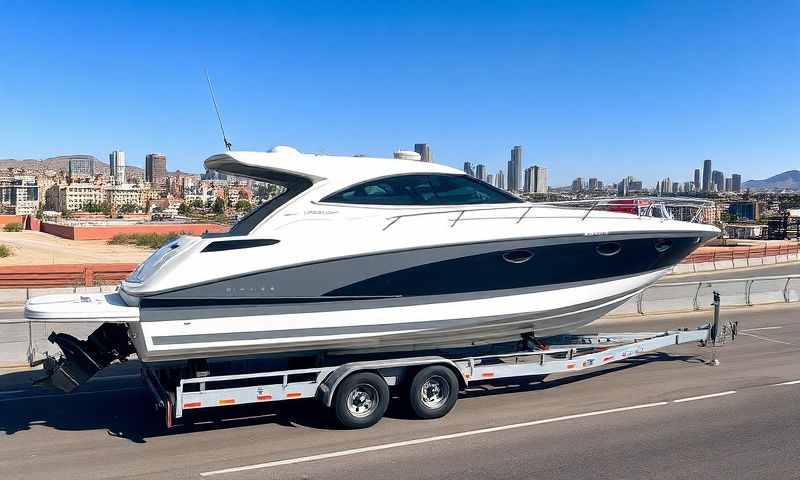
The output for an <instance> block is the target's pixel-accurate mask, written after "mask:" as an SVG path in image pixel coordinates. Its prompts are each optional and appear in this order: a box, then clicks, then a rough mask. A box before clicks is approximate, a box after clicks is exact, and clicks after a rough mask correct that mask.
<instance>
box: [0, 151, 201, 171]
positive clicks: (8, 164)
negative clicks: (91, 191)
mask: <svg viewBox="0 0 800 480" xmlns="http://www.w3.org/2000/svg"><path fill="white" fill-rule="evenodd" d="M74 157H81V158H94V171H95V173H100V174H104V175H108V174H109V172H110V171H111V168H110V167H109V166H108V164H107V163H105V162H102V161H100V160H98V159H97V158H96V157H95V156H93V155H62V156H59V157H51V158H46V159H44V160H36V159H32V158H26V159H24V160H16V159H13V158H6V159H0V170H5V169H7V168H24V169H26V170H55V171H59V170H63V171H64V172H67V171H69V159H70V158H74ZM125 170H127V171H131V172H137V173H138V174H139V175H144V169H143V168H141V167H137V166H135V165H126V166H125ZM175 173H182V174H183V175H194V174H193V173H188V172H182V171H180V170H178V171H177V172H167V175H174V174H175Z"/></svg>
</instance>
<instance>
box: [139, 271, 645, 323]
mask: <svg viewBox="0 0 800 480" xmlns="http://www.w3.org/2000/svg"><path fill="white" fill-rule="evenodd" d="M657 271H658V270H654V271H650V272H642V273H639V274H635V275H623V276H619V277H611V278H604V279H600V280H586V281H582V282H572V283H562V284H556V285H546V286H542V287H528V288H515V289H505V290H490V291H483V292H467V293H457V294H446V295H426V296H416V297H399V298H397V297H385V298H374V297H373V298H363V297H362V298H359V299H358V300H353V298H352V297H344V299H341V300H339V301H323V302H317V301H307V299H304V301H299V302H294V301H289V302H285V303H279V304H272V303H269V302H262V300H272V299H256V298H235V299H183V300H179V299H171V300H162V299H148V301H147V302H143V303H142V305H141V306H140V307H141V308H140V321H142V322H158V321H169V320H193V319H204V318H228V317H249V316H259V315H287V314H303V313H317V312H337V311H345V310H367V309H380V308H394V307H410V306H417V305H430V304H437V303H448V302H458V301H467V300H483V299H487V298H495V297H505V296H514V295H525V294H531V293H541V292H549V291H555V290H563V289H566V288H576V287H584V286H588V285H595V284H599V283H606V282H611V281H616V280H625V279H629V278H633V277H637V276H640V275H646V274H650V273H655V272H657ZM322 298H330V299H331V300H334V299H336V298H338V297H322ZM294 300H297V299H294ZM315 300H316V299H315ZM218 302H219V303H218Z"/></svg>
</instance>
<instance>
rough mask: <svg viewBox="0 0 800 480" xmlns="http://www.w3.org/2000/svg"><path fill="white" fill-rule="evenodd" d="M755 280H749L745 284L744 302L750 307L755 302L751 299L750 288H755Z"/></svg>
mask: <svg viewBox="0 0 800 480" xmlns="http://www.w3.org/2000/svg"><path fill="white" fill-rule="evenodd" d="M753 282H754V280H747V281H746V282H745V284H744V303H745V304H746V305H747V306H748V307H752V306H753V302H751V301H750V290H752V289H753Z"/></svg>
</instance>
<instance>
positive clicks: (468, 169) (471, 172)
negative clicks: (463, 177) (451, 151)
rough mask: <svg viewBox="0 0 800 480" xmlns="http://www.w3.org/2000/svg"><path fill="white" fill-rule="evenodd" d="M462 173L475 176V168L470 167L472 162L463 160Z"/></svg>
mask: <svg viewBox="0 0 800 480" xmlns="http://www.w3.org/2000/svg"><path fill="white" fill-rule="evenodd" d="M464 173H466V174H467V175H469V176H470V177H474V176H475V170H473V169H472V162H464Z"/></svg>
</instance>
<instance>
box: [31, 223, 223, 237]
mask: <svg viewBox="0 0 800 480" xmlns="http://www.w3.org/2000/svg"><path fill="white" fill-rule="evenodd" d="M229 228H230V227H228V226H227V225H218V224H215V223H172V224H147V223H142V224H135V225H108V226H91V227H90V226H71V225H58V224H54V223H46V222H43V223H42V224H41V231H43V232H45V233H49V234H51V235H56V236H59V237H63V238H69V239H70V240H110V239H112V238H113V237H114V235H118V234H120V233H129V234H130V233H181V232H183V233H187V234H191V235H202V234H203V233H205V232H206V231H208V232H227V231H228V229H229Z"/></svg>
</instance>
